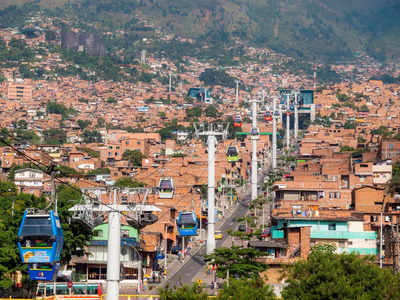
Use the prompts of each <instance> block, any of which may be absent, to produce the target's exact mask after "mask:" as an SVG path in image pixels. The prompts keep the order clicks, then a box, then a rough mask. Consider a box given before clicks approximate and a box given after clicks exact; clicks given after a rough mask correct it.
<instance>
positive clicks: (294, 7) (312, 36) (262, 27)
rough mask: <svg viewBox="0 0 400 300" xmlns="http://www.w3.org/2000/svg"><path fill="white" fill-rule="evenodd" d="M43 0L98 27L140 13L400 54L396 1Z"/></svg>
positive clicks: (261, 40) (263, 41) (268, 42)
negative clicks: (59, 0)
mask: <svg viewBox="0 0 400 300" xmlns="http://www.w3.org/2000/svg"><path fill="white" fill-rule="evenodd" d="M41 1H42V2H41ZM41 1H35V3H37V4H38V5H39V6H41V7H45V8H50V9H51V10H52V11H53V12H54V13H55V14H56V15H58V16H63V17H65V16H69V17H71V18H72V19H74V20H75V21H76V22H78V23H81V24H82V23H90V25H91V26H94V27H95V28H97V30H98V31H100V32H102V31H103V32H104V31H110V30H114V29H124V30H125V31H127V32H137V31H138V28H140V27H142V28H143V24H138V23H137V18H140V19H142V18H144V19H146V20H148V21H149V23H148V24H145V25H146V26H145V27H144V28H148V27H151V26H153V27H157V28H161V29H162V30H163V31H164V32H169V33H175V34H178V35H180V36H185V37H191V38H192V39H194V40H198V41H207V42H209V43H211V44H212V43H224V44H228V45H229V44H230V45H235V44H237V41H238V40H240V41H242V42H245V43H251V44H254V45H257V46H265V47H269V48H271V49H273V50H275V51H278V52H281V53H285V54H288V55H290V56H295V57H299V58H305V59H318V60H321V61H328V62H337V61H342V60H349V59H351V58H352V57H353V56H354V55H355V54H369V55H372V56H373V57H375V58H377V59H379V60H382V61H383V60H394V59H398V58H399V57H400V35H399V34H398V33H399V32H400V3H399V2H398V1H396V0H379V1H377V0H197V1H194V0H174V1H170V0H118V1H116V0H70V1H67V2H65V1H62V2H60V3H59V4H60V5H59V7H57V8H54V7H55V5H54V1H53V2H52V1H49V0H41ZM22 2H24V0H18V2H17V3H22ZM25 2H27V1H25ZM64 3H65V4H64ZM0 24H2V22H1V13H0ZM3 24H4V23H3ZM146 30H147V29H146Z"/></svg>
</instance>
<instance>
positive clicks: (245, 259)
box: [205, 247, 267, 278]
mask: <svg viewBox="0 0 400 300" xmlns="http://www.w3.org/2000/svg"><path fill="white" fill-rule="evenodd" d="M265 255H266V253H263V252H260V251H258V250H255V249H253V248H239V247H232V248H218V249H215V252H214V253H213V254H210V255H206V257H205V260H206V261H208V262H210V263H211V262H212V263H213V264H216V265H218V270H217V277H220V278H226V276H227V271H228V270H229V275H230V276H231V277H234V278H258V277H259V276H260V273H261V272H263V271H265V270H266V269H267V265H266V264H264V263H261V262H258V261H256V259H257V257H260V256H265Z"/></svg>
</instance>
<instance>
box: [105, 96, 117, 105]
mask: <svg viewBox="0 0 400 300" xmlns="http://www.w3.org/2000/svg"><path fill="white" fill-rule="evenodd" d="M107 103H110V104H114V103H117V100H116V99H115V98H114V97H109V98H108V99H107Z"/></svg>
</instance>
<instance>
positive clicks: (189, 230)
mask: <svg viewBox="0 0 400 300" xmlns="http://www.w3.org/2000/svg"><path fill="white" fill-rule="evenodd" d="M176 223H177V225H178V232H179V235H181V236H193V235H197V226H198V220H197V216H196V214H195V213H194V212H193V211H189V212H180V213H179V217H178V220H177V222H176Z"/></svg>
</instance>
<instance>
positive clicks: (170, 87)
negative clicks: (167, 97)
mask: <svg viewBox="0 0 400 300" xmlns="http://www.w3.org/2000/svg"><path fill="white" fill-rule="evenodd" d="M171 90H172V78H171V73H169V85H168V93H170V94H171Z"/></svg>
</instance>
